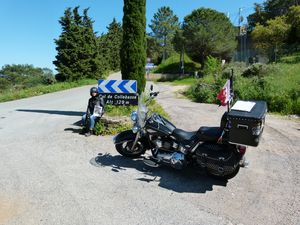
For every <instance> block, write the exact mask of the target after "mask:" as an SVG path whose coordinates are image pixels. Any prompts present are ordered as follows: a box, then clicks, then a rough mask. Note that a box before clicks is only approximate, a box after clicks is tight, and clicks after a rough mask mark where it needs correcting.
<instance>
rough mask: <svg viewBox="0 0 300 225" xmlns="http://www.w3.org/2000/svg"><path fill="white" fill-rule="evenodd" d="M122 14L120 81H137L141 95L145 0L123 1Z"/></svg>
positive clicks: (143, 79) (144, 48)
mask: <svg viewBox="0 0 300 225" xmlns="http://www.w3.org/2000/svg"><path fill="white" fill-rule="evenodd" d="M123 12H124V15H123V41H122V48H121V51H120V55H121V72H122V79H128V80H137V83H138V92H139V93H141V92H142V91H144V88H145V84H146V79H145V72H146V71H145V63H146V15H145V14H146V0H124V8H123Z"/></svg>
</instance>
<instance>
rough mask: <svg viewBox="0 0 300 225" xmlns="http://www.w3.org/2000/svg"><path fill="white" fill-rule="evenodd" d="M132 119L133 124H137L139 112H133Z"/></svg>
mask: <svg viewBox="0 0 300 225" xmlns="http://www.w3.org/2000/svg"><path fill="white" fill-rule="evenodd" d="M130 118H131V120H132V121H133V122H136V121H137V119H138V115H137V112H136V111H134V112H132V113H131V116H130Z"/></svg>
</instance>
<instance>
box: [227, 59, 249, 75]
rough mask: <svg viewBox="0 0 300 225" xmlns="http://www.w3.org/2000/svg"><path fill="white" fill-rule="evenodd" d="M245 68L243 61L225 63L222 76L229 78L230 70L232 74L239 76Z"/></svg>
mask: <svg viewBox="0 0 300 225" xmlns="http://www.w3.org/2000/svg"><path fill="white" fill-rule="evenodd" d="M246 69H247V65H246V63H244V62H232V63H229V64H225V66H224V67H223V70H222V78H224V79H229V78H230V76H231V70H233V74H234V76H235V77H236V76H240V75H241V74H242V73H243V72H244V71H245V70H246Z"/></svg>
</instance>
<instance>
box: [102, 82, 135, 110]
mask: <svg viewBox="0 0 300 225" xmlns="http://www.w3.org/2000/svg"><path fill="white" fill-rule="evenodd" d="M98 92H99V95H100V96H102V97H103V98H104V101H105V104H109V105H126V106H127V105H137V104H138V95H137V81H136V80H98Z"/></svg>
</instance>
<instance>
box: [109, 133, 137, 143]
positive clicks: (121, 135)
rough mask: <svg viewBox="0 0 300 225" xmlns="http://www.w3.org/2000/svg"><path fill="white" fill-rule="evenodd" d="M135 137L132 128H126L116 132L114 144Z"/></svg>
mask: <svg viewBox="0 0 300 225" xmlns="http://www.w3.org/2000/svg"><path fill="white" fill-rule="evenodd" d="M135 137H136V134H134V133H133V132H132V130H126V131H122V132H121V133H119V134H117V135H116V136H115V137H114V138H113V141H114V144H115V145H116V144H121V143H123V142H126V141H128V140H134V139H135Z"/></svg>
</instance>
